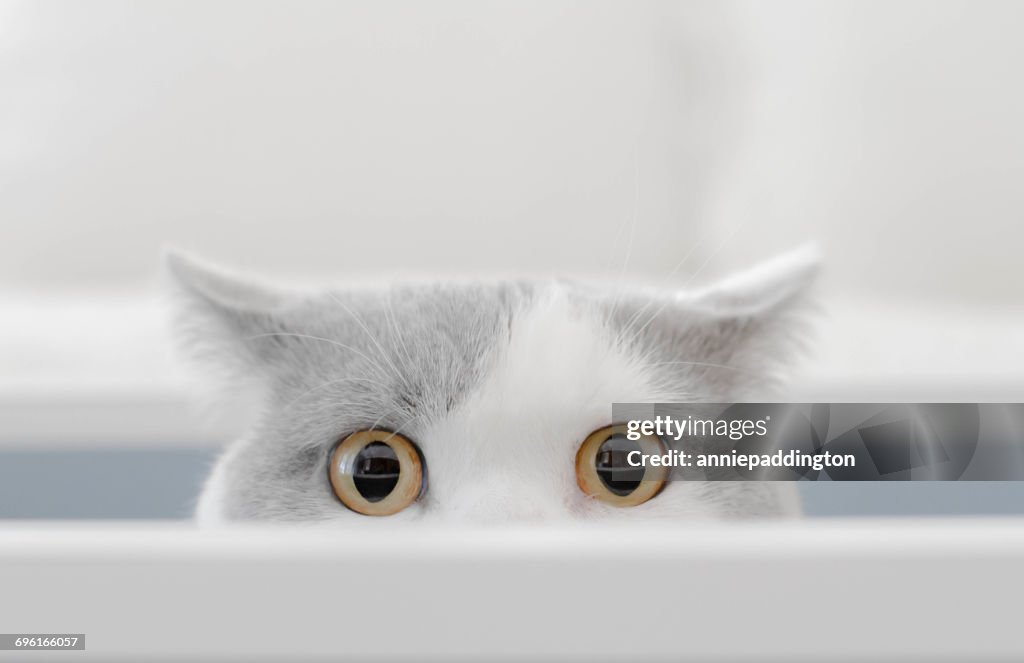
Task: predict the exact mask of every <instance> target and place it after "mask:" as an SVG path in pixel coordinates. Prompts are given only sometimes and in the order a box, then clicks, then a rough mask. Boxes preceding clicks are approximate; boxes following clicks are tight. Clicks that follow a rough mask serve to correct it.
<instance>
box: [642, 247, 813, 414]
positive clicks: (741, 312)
mask: <svg viewBox="0 0 1024 663" xmlns="http://www.w3.org/2000/svg"><path fill="white" fill-rule="evenodd" d="M819 264H820V254H819V252H818V250H817V249H816V248H814V247H810V246H808V247H804V248H801V249H798V250H796V251H793V252H791V253H787V254H784V255H781V256H779V257H777V258H774V259H772V260H769V261H767V262H764V263H762V264H760V265H757V266H755V267H753V268H751V269H748V270H746V271H744V272H742V273H740V274H736V275H734V276H731V277H729V278H726V279H724V280H722V281H720V282H718V283H716V284H714V285H712V286H710V287H708V288H705V289H702V290H698V291H695V292H687V293H679V294H677V295H675V296H674V297H673V298H672V299H671V300H670V301H668V302H662V303H660V304H658V306H661V307H663V308H664V312H663V313H661V314H659V315H658V316H657V317H656V318H654V319H652V320H651V324H650V325H649V328H648V330H647V335H646V339H644V340H645V341H646V343H647V344H648V345H651V346H653V347H652V349H655V350H657V354H658V355H661V356H665V355H666V354H667V355H668V356H669V357H670V359H667V361H675V362H679V364H678V366H680V367H683V366H689V367H690V369H691V370H690V371H689V372H690V373H691V374H694V373H699V374H700V377H701V382H702V383H703V384H704V388H705V389H708V390H710V391H712V392H713V393H714V394H716V395H718V396H719V397H727V396H729V397H733V398H736V397H738V395H739V394H741V393H748V392H749V391H753V390H757V389H758V388H761V387H764V386H766V385H767V384H770V383H771V382H772V381H773V379H774V378H775V377H776V376H777V375H778V373H779V372H780V371H781V369H784V368H785V367H787V366H788V365H789V364H791V363H792V361H793V360H794V359H795V358H796V356H797V355H798V354H799V350H800V349H801V345H802V340H803V338H804V335H805V333H806V332H807V327H808V323H809V317H810V316H809V313H810V312H811V311H812V310H813V307H812V297H811V291H812V286H813V284H814V281H815V279H816V276H817V273H818V268H819ZM649 316H650V314H641V315H640V316H639V317H640V319H641V323H640V324H643V321H644V320H646V319H648V318H649Z"/></svg>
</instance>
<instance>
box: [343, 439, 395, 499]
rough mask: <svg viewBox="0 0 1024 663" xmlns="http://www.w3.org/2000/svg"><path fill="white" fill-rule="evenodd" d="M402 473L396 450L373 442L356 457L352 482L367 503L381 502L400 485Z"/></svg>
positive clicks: (382, 443)
mask: <svg viewBox="0 0 1024 663" xmlns="http://www.w3.org/2000/svg"><path fill="white" fill-rule="evenodd" d="M401 472H402V464H401V462H399V460H398V456H397V454H395V450H394V449H392V448H391V446H390V445H388V444H386V443H384V442H371V443H370V444H367V445H366V446H365V447H363V448H362V450H361V451H360V452H359V454H358V455H357V456H356V461H355V463H354V468H353V473H352V481H353V483H355V485H356V490H358V491H359V494H360V495H362V496H363V497H364V498H365V499H366V501H368V502H379V501H381V500H382V499H384V498H385V497H387V496H388V495H390V494H391V491H393V490H394V489H395V486H396V485H398V477H399V475H400V474H401Z"/></svg>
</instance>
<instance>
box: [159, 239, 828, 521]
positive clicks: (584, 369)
mask: <svg viewBox="0 0 1024 663" xmlns="http://www.w3.org/2000/svg"><path fill="white" fill-rule="evenodd" d="M818 262H819V261H818V259H817V256H816V252H815V251H814V250H813V249H809V250H808V249H805V250H801V251H797V252H794V253H792V254H788V255H785V256H782V257H779V258H776V259H774V260H770V261H768V262H766V263H763V264H762V265H760V266H758V267H755V268H753V269H750V270H748V271H745V272H743V273H742V274H739V275H736V276H733V277H731V278H728V279H725V280H724V281H721V282H720V283H718V284H716V285H713V286H711V287H707V288H703V289H700V290H695V291H692V292H682V293H679V292H656V291H651V290H645V289H628V290H627V289H625V288H623V289H622V290H621V291H620V290H619V288H615V287H605V288H601V287H595V286H587V285H583V284H579V283H574V282H570V281H557V280H556V281H543V282H541V281H525V280H524V281H503V282H486V283H485V282H479V283H447V284H441V283H424V284H409V285H396V286H392V287H382V288H367V289H351V290H329V289H325V290H320V291H295V290H287V289H281V288H273V287H267V286H264V285H259V284H257V283H256V282H253V281H250V280H248V279H244V278H240V277H238V276H235V275H232V274H231V273H229V272H227V271H225V270H222V269H220V268H215V267H212V266H209V265H207V264H205V263H204V262H202V261H200V260H198V259H196V258H193V257H190V256H188V255H186V254H183V253H180V252H173V251H169V252H168V253H167V256H166V259H165V264H166V266H167V270H166V271H167V273H168V274H169V276H170V277H171V278H170V279H169V282H170V284H171V290H172V294H173V301H174V303H175V312H176V313H175V324H176V327H177V330H176V331H177V332H178V334H177V335H178V338H179V340H180V343H181V345H182V347H183V348H184V349H185V350H187V351H188V352H189V354H190V355H191V356H193V357H195V358H198V359H200V360H201V361H202V362H203V363H205V364H206V365H207V366H212V367H215V368H216V369H217V371H218V373H219V374H220V375H221V376H222V377H225V378H227V384H228V385H230V388H232V389H240V388H242V386H243V385H248V386H253V385H255V386H256V387H257V388H258V390H259V394H260V400H259V403H260V407H259V409H258V411H255V412H254V413H253V416H252V417H251V421H250V427H249V430H248V433H247V434H245V435H244V436H242V438H241V439H238V440H236V441H234V442H233V443H232V444H230V445H229V446H228V447H227V449H226V451H225V452H224V453H223V454H222V456H221V457H220V458H219V460H218V461H217V463H216V465H215V466H214V468H213V471H212V473H211V476H210V477H209V478H208V480H207V482H206V485H205V487H204V489H203V491H202V494H201V496H200V499H199V502H198V507H197V510H196V518H197V521H198V522H199V523H200V524H201V525H211V524H213V525H216V524H219V523H226V522H229V521H350V519H353V518H367V517H368V516H366V515H362V514H363V513H364V512H360V511H359V510H358V508H356V509H353V508H349V507H348V506H347V505H348V504H349V502H348V501H346V500H345V499H344V498H345V495H344V494H343V493H339V492H338V490H339V487H338V486H339V484H338V483H336V482H335V475H334V474H333V472H334V470H333V469H332V468H334V467H335V466H334V465H333V463H335V459H336V457H337V452H336V449H339V450H340V447H339V446H338V445H339V442H340V441H342V440H345V439H346V438H347V436H349V435H351V434H352V433H355V432H357V431H366V430H372V431H384V432H386V433H388V434H394V435H395V439H396V440H398V439H400V440H402V441H403V445H404V447H403V449H405V448H407V449H408V450H409V451H408V459H413V458H414V457H419V459H420V460H422V464H423V466H424V467H423V477H422V486H419V484H417V485H416V486H413V488H412V490H413V492H412V493H410V496H409V499H408V500H407V503H405V504H403V505H402V508H400V509H399V510H397V511H396V512H395V513H394V514H393V515H389V516H387V518H389V519H393V520H399V521H404V520H422V521H435V520H436V521H446V522H469V523H502V522H520V521H525V522H535V521H551V520H558V519H608V520H612V519H686V518H729V517H743V516H796V515H799V514H800V510H801V508H800V502H799V498H798V495H797V492H796V489H795V486H794V485H793V484H792V483H788V482H783V483H771V482H764V483H760V482H717V483H711V482H703V483H702V482H684V481H669V482H667V483H665V484H664V486H663V488H662V489H661V490H660V492H659V493H658V494H657V495H656V496H654V497H653V498H649V499H647V500H646V501H644V502H643V503H640V504H637V505H635V506H631V507H630V508H621V507H620V506H616V505H612V504H608V503H606V501H603V500H601V499H594V498H593V495H588V494H587V493H585V492H584V490H583V489H581V486H583V482H582V481H581V478H580V476H579V471H580V470H579V465H578V464H577V465H576V466H575V467H574V458H576V459H577V461H578V460H579V459H578V458H577V452H578V450H579V449H580V445H581V443H582V441H583V440H584V439H585V438H587V437H588V435H590V434H591V433H592V432H593V431H595V430H600V429H601V428H602V427H603V426H607V425H609V424H614V423H616V422H612V421H610V420H609V419H610V416H611V404H612V403H615V402H691V401H696V402H699V401H704V402H732V401H737V400H743V399H744V398H746V397H748V396H749V395H751V394H761V393H764V390H765V389H766V388H770V387H771V385H772V384H774V382H775V380H776V377H777V376H778V375H779V373H780V372H781V369H784V368H786V366H787V364H788V363H789V362H790V361H791V359H793V358H794V356H795V353H797V352H799V350H800V349H801V347H802V345H803V343H802V339H803V337H804V336H805V333H804V332H805V327H806V322H807V319H808V315H807V313H808V311H809V310H810V309H811V306H810V304H811V290H812V288H811V285H812V283H813V282H814V280H815V275H816V273H817V266H818ZM399 436H400V438H399ZM378 439H384V440H385V445H387V440H388V439H391V438H386V437H385V438H380V437H378ZM406 441H407V442H408V444H406V443H405V442H406ZM387 446H389V448H388V449H384V447H383V445H380V444H378V445H377V447H379V449H383V450H384V451H385V452H387V453H388V455H389V458H388V459H386V462H390V463H391V465H386V467H390V468H391V470H392V471H391V473H390V474H388V475H387V476H390V477H392V479H390V481H391V483H392V485H393V484H394V481H395V480H394V478H393V477H394V476H401V473H402V472H406V471H407V469H408V468H407V466H406V465H404V464H402V463H405V460H401V462H399V461H396V460H395V451H394V450H392V449H397V451H399V452H401V451H402V449H398V447H397V446H396V445H394V444H391V445H387ZM357 447H358V445H357ZM359 453H360V454H361V455H360V458H359V462H362V463H364V466H365V467H370V465H365V463H370V464H372V463H376V462H385V461H378V460H373V459H368V458H366V457H364V456H366V455H367V452H366V450H365V449H364V450H363V451H360V452H359ZM371 455H372V454H371ZM338 467H340V465H339V466H338ZM348 467H350V468H351V467H353V466H351V465H350V466H348ZM360 467H362V466H360ZM381 467H385V466H381ZM339 471H340V470H339ZM353 471H356V470H353ZM408 471H409V472H411V471H412V470H408ZM396 472H397V475H396ZM382 476H383V475H382ZM371 478H375V479H379V477H371ZM416 479H417V480H418V481H419V480H420V477H419V475H417V476H416ZM338 482H344V480H343V479H338ZM595 483H597V482H595ZM347 485H348V490H349V491H350V492H352V485H353V484H352V483H351V482H348V484H347ZM367 485H369V484H367ZM376 485H379V484H376ZM598 487H599V488H600V483H598ZM360 490H361V489H360ZM385 493H386V489H385ZM339 498H341V499H339ZM356 499H357V501H358V500H360V499H361V496H360V495H356ZM364 503H366V502H365V501H364Z"/></svg>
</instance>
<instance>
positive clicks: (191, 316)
mask: <svg viewBox="0 0 1024 663" xmlns="http://www.w3.org/2000/svg"><path fill="white" fill-rule="evenodd" d="M164 266H165V271H166V275H167V277H168V278H167V281H168V286H169V290H170V294H171V297H172V308H173V313H174V324H175V327H176V330H175V331H176V332H177V335H178V341H179V344H180V345H181V347H182V349H183V350H184V351H185V352H186V353H187V354H189V355H191V356H193V357H196V358H199V359H201V360H203V361H205V362H208V363H213V364H215V365H218V366H220V367H221V368H225V369H230V370H232V371H234V370H240V371H242V372H247V369H248V368H249V367H251V366H252V365H253V364H260V365H270V364H272V363H273V361H274V360H275V359H276V358H277V356H278V355H279V354H280V349H281V347H282V345H283V343H282V342H281V339H282V338H284V337H282V334H285V335H287V334H289V333H293V332H292V330H291V328H292V326H293V325H291V324H290V317H291V316H290V315H289V309H291V308H292V307H293V306H294V304H295V303H296V302H297V301H298V298H297V297H296V296H295V295H294V294H291V293H287V292H286V291H283V290H277V289H274V288H271V287H269V286H264V285H261V284H259V283H257V282H256V281H254V280H250V279H247V278H242V277H239V276H236V275H233V274H231V273H229V272H228V271H226V270H224V269H221V268H218V267H214V266H212V265H210V264H208V263H205V262H204V261H202V260H200V259H198V258H195V257H193V256H190V255H187V254H185V253H183V252H181V251H178V250H173V249H167V250H165V251H164Z"/></svg>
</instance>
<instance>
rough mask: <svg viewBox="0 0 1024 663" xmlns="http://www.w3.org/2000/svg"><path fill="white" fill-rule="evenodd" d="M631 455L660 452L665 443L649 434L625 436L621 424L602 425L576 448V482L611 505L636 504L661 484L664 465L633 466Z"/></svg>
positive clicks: (637, 456)
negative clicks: (632, 436)
mask: <svg viewBox="0 0 1024 663" xmlns="http://www.w3.org/2000/svg"><path fill="white" fill-rule="evenodd" d="M634 451H638V452H640V453H639V455H636V454H634V455H633V456H632V459H633V461H634V462H639V460H640V458H641V457H642V456H655V455H658V456H660V455H663V454H665V453H666V449H665V444H664V443H663V442H662V441H661V440H660V439H659V438H657V437H655V436H653V435H643V436H641V437H640V439H638V440H635V441H634V440H630V439H629V438H627V437H626V426H625V424H617V425H614V426H606V427H604V428H601V429H600V430H596V431H594V432H593V433H591V434H590V435H588V436H587V439H585V440H583V444H581V445H580V450H579V451H577V452H576V483H577V484H579V487H580V490H582V491H583V492H584V493H586V494H587V495H589V496H590V497H594V498H596V499H599V500H601V501H602V502H604V503H605V504H610V505H612V506H636V505H638V504H643V503H644V502H646V501H647V500H649V499H651V498H652V497H654V496H655V495H657V494H658V492H659V491H660V490H661V488H662V486H664V485H665V480H666V478H667V477H668V468H667V467H654V466H651V465H648V466H646V467H644V466H641V467H633V466H632V465H630V463H629V459H630V454H631V453H632V452H634Z"/></svg>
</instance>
